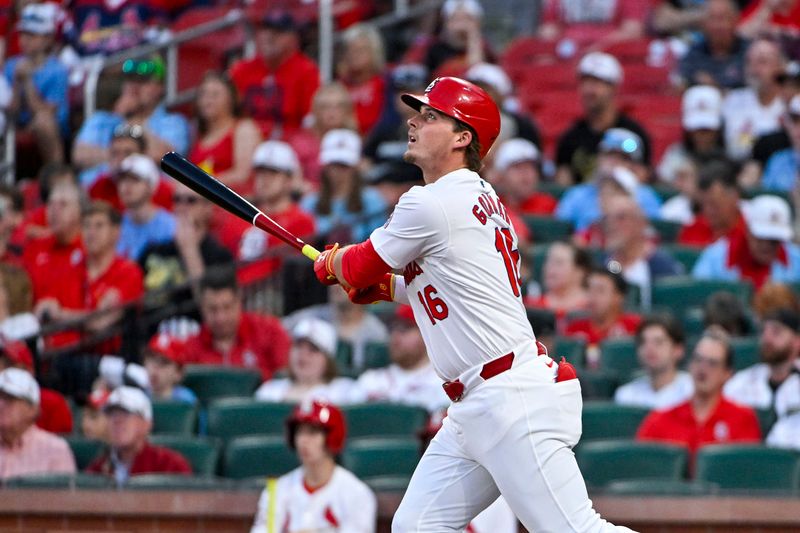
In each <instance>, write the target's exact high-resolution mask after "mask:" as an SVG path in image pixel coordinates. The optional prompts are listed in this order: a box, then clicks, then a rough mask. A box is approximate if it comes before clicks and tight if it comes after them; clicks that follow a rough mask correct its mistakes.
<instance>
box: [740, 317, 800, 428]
mask: <svg viewBox="0 0 800 533" xmlns="http://www.w3.org/2000/svg"><path fill="white" fill-rule="evenodd" d="M799 327H800V318H798V314H797V312H796V311H793V310H790V309H779V310H777V311H773V312H772V313H770V314H769V315H767V316H765V317H764V322H763V328H762V331H761V337H760V339H759V344H760V347H761V362H760V363H756V364H754V365H752V366H750V367H747V368H745V369H744V370H740V371H739V372H737V373H736V374H735V375H734V376H733V378H731V380H730V382H728V383H727V384H726V385H725V395H726V396H727V397H729V398H730V399H731V400H733V401H736V402H739V403H741V404H744V405H749V406H751V407H753V408H754V409H771V410H773V411H774V412H775V414H776V415H777V416H778V418H780V417H782V416H785V415H787V414H789V413H791V412H792V411H797V410H798V408H800V373H798V371H797V368H798V367H797V359H798V351H800V334H798V328H799Z"/></svg>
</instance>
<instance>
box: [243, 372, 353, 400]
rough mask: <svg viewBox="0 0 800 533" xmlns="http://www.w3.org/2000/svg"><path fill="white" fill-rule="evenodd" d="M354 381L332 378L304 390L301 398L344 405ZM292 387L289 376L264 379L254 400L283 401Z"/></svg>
mask: <svg viewBox="0 0 800 533" xmlns="http://www.w3.org/2000/svg"><path fill="white" fill-rule="evenodd" d="M354 384H355V382H354V381H353V380H352V379H350V378H334V379H333V380H331V382H330V383H321V384H319V385H317V386H315V387H313V388H311V389H309V390H308V392H306V395H305V397H304V398H303V400H320V401H323V402H328V403H332V404H334V405H344V404H346V403H348V402H349V398H350V391H351V389H352V388H353V386H354ZM291 387H292V380H290V379H289V378H279V379H271V380H269V381H265V382H264V383H263V384H262V385H261V386H260V387H259V388H258V390H256V400H259V401H262V402H285V401H287V400H288V398H287V397H286V395H287V394H288V393H289V389H291Z"/></svg>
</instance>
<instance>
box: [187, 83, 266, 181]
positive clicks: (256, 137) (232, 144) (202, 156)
mask: <svg viewBox="0 0 800 533" xmlns="http://www.w3.org/2000/svg"><path fill="white" fill-rule="evenodd" d="M194 106H195V109H196V113H197V125H198V134H199V138H198V139H197V142H195V143H194V146H193V147H192V150H191V152H190V153H189V160H191V161H192V162H194V163H196V164H198V165H200V167H201V168H202V169H203V170H205V171H206V172H208V173H209V174H211V175H212V176H214V177H215V178H217V179H218V180H220V181H221V182H222V183H224V184H226V185H228V186H229V187H232V188H233V189H235V190H237V191H242V192H249V191H250V187H251V184H250V183H248V178H249V177H250V160H251V159H252V158H253V152H254V151H255V149H256V146H257V145H258V143H259V142H260V140H261V132H260V131H259V129H258V127H257V126H256V124H255V123H254V122H253V121H252V120H250V119H249V118H242V117H241V116H240V115H241V113H240V109H239V97H238V95H237V93H236V87H235V86H234V85H233V83H232V82H231V80H230V79H229V78H228V77H227V76H225V75H224V74H220V73H218V72H207V73H206V75H205V76H204V77H203V81H202V82H200V86H199V87H198V88H197V98H196V99H195V104H194Z"/></svg>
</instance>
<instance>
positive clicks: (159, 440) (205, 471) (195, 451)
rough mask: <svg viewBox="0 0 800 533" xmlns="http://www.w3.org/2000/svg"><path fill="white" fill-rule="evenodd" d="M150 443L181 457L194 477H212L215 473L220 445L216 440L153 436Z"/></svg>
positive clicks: (178, 436)
mask: <svg viewBox="0 0 800 533" xmlns="http://www.w3.org/2000/svg"><path fill="white" fill-rule="evenodd" d="M150 442H151V443H153V444H155V445H156V446H164V447H165V448H169V449H171V450H175V451H176V452H178V453H180V454H181V455H183V456H184V457H185V458H186V460H187V461H189V464H191V465H192V473H194V475H195V476H206V477H207V476H213V475H214V474H216V472H217V463H218V462H219V455H220V448H221V445H220V442H219V441H218V440H216V439H211V438H205V437H186V436H183V435H153V436H151V437H150Z"/></svg>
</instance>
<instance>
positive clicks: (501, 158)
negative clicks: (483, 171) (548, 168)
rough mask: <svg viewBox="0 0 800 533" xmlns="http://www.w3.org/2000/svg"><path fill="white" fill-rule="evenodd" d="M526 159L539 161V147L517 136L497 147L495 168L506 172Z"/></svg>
mask: <svg viewBox="0 0 800 533" xmlns="http://www.w3.org/2000/svg"><path fill="white" fill-rule="evenodd" d="M524 161H532V162H536V161H539V149H538V148H536V145H535V144H533V143H532V142H530V141H529V140H527V139H521V138H519V137H517V138H515V139H509V140H507V141H505V142H504V143H503V144H501V145H500V147H499V148H498V149H497V155H496V156H495V158H494V168H496V169H497V170H499V171H500V172H505V171H506V170H508V167H510V166H512V165H516V164H517V163H522V162H524Z"/></svg>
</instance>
